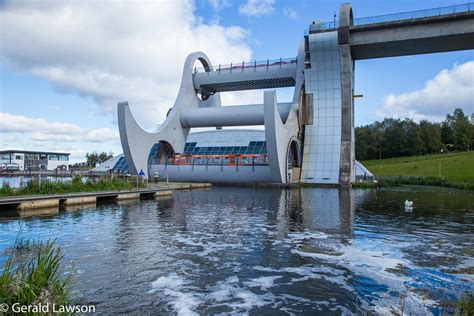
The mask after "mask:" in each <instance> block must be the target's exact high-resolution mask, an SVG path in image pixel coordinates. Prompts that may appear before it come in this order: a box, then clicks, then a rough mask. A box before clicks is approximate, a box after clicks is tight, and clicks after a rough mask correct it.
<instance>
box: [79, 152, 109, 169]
mask: <svg viewBox="0 0 474 316" xmlns="http://www.w3.org/2000/svg"><path fill="white" fill-rule="evenodd" d="M113 157H114V154H113V153H112V152H109V153H106V152H101V153H100V154H98V153H97V152H96V151H94V152H92V153H87V154H86V164H87V166H88V167H89V168H95V167H96V166H97V165H100V164H101V163H103V162H105V161H107V160H109V159H111V158H113Z"/></svg>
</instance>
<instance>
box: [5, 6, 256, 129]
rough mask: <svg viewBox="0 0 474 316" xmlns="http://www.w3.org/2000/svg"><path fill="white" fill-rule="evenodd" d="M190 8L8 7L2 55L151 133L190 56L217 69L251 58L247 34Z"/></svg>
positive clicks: (172, 98)
mask: <svg viewBox="0 0 474 316" xmlns="http://www.w3.org/2000/svg"><path fill="white" fill-rule="evenodd" d="M210 3H213V4H214V5H215V7H216V8H222V7H224V6H225V5H226V3H227V1H210ZM194 9H195V8H194V3H193V2H192V1H185V0H184V1H156V2H155V1H145V2H140V3H139V5H138V4H137V3H136V2H135V1H114V2H107V1H106V2H104V1H73V0H70V1H67V0H66V1H47V2H31V1H25V2H23V1H18V2H13V1H11V2H6V3H3V4H2V6H1V8H0V19H1V21H2V22H1V24H0V28H1V29H0V31H1V32H0V33H1V34H2V49H1V50H0V54H1V57H2V61H3V62H5V63H6V64H8V65H10V66H11V67H15V68H16V69H20V70H21V71H24V72H27V73H31V74H34V75H36V76H39V77H41V78H44V79H46V80H48V81H50V82H51V83H52V84H53V85H54V87H55V88H56V89H57V90H59V91H63V92H65V93H77V94H79V95H82V96H91V97H93V99H94V100H95V102H96V103H97V104H98V108H99V110H100V111H101V113H105V114H108V115H112V116H113V117H115V116H116V105H117V102H119V101H124V100H127V101H129V103H130V105H131V109H132V112H133V113H134V115H136V117H137V120H138V121H139V122H140V123H141V124H143V125H144V127H146V128H148V129H154V128H155V126H156V124H157V123H161V122H162V121H163V120H164V118H165V116H166V112H167V111H168V109H169V108H170V107H172V106H173V104H174V101H175V98H176V96H177V93H178V88H179V83H180V81H181V75H182V67H183V62H184V60H185V58H186V56H187V55H188V54H189V53H191V52H193V51H203V52H205V53H206V54H208V56H209V57H210V59H211V61H212V62H213V63H214V64H218V63H222V64H224V63H228V62H233V61H236V60H237V61H240V60H250V59H251V56H252V51H251V49H250V48H249V46H248V43H247V41H248V38H249V35H248V33H247V31H246V30H245V29H243V28H241V27H238V26H229V27H224V26H221V25H219V24H218V23H211V24H206V23H205V22H204V21H203V20H202V18H200V17H197V16H195V14H194Z"/></svg>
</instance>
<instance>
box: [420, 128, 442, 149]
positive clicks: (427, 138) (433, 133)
mask: <svg viewBox="0 0 474 316" xmlns="http://www.w3.org/2000/svg"><path fill="white" fill-rule="evenodd" d="M419 127H420V136H421V140H422V141H423V145H424V148H423V153H424V154H432V153H437V152H440V151H441V149H443V148H444V144H443V142H442V140H441V127H440V124H437V123H431V122H428V121H427V120H423V121H421V122H420V124H419Z"/></svg>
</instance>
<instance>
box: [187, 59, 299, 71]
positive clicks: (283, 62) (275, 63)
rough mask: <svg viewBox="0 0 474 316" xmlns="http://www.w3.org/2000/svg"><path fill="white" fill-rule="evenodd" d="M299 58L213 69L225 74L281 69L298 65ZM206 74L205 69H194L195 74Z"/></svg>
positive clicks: (230, 65)
mask: <svg viewBox="0 0 474 316" xmlns="http://www.w3.org/2000/svg"><path fill="white" fill-rule="evenodd" d="M296 62H297V58H296V57H289V58H278V59H267V60H262V61H257V60H254V61H250V62H244V61H242V62H240V63H230V64H226V65H221V64H219V65H217V66H213V67H212V69H213V71H214V72H218V73H221V72H225V73H229V72H230V73H232V72H234V71H239V72H243V71H244V70H253V71H256V70H257V69H260V68H264V67H265V68H266V69H268V68H269V67H273V66H279V67H280V68H281V67H282V66H284V65H291V64H296ZM203 72H206V70H205V69H204V67H199V68H194V73H203Z"/></svg>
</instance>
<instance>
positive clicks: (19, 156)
mask: <svg viewBox="0 0 474 316" xmlns="http://www.w3.org/2000/svg"><path fill="white" fill-rule="evenodd" d="M15 159H16V160H23V156H21V155H16V156H15Z"/></svg>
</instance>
